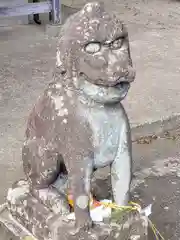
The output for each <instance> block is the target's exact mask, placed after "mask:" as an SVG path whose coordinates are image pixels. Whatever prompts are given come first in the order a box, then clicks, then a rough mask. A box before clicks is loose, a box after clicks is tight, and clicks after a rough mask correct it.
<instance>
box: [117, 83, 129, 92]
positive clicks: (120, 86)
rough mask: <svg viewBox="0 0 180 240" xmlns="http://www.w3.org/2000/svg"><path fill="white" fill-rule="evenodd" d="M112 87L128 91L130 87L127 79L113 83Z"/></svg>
mask: <svg viewBox="0 0 180 240" xmlns="http://www.w3.org/2000/svg"><path fill="white" fill-rule="evenodd" d="M114 87H115V88H118V89H120V90H121V89H122V90H124V91H128V90H129V88H130V83H129V82H127V81H122V82H120V83H118V84H117V85H115V86H114Z"/></svg>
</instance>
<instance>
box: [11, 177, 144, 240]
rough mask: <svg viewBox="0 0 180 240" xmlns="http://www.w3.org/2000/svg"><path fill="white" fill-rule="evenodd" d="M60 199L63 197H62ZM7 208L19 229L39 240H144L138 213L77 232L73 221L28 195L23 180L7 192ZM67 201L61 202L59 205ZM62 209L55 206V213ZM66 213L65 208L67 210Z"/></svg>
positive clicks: (142, 221) (141, 220)
mask: <svg viewBox="0 0 180 240" xmlns="http://www.w3.org/2000/svg"><path fill="white" fill-rule="evenodd" d="M62 197H63V196H62ZM7 200H8V209H9V212H10V214H11V216H12V217H13V219H14V220H15V222H16V223H17V224H18V223H19V224H20V225H21V226H22V228H25V229H27V230H28V231H29V232H30V233H31V234H32V235H33V236H34V237H35V238H37V239H38V240H60V239H61V240H67V239H68V240H75V239H86V240H94V239H97V240H105V239H106V240H108V239H109V240H115V239H118V240H125V239H127V240H130V239H131V240H133V239H134V240H137V239H138V240H147V239H148V238H147V231H148V222H147V218H146V217H145V216H142V215H140V214H139V213H138V212H132V213H130V214H125V215H124V216H123V217H121V220H120V222H118V223H115V222H111V223H109V224H105V223H95V225H94V227H93V229H91V230H90V231H89V232H84V231H77V230H76V229H75V227H74V221H73V220H69V219H68V217H67V215H66V216H62V215H61V214H59V213H56V212H55V211H54V210H53V209H50V208H49V207H48V206H46V205H45V204H43V203H42V202H41V201H40V200H38V199H36V198H35V197H34V196H32V195H31V194H30V192H29V187H28V184H27V182H26V181H23V180H21V181H19V182H18V183H16V184H15V185H14V186H13V188H11V189H10V190H9V192H8V196H7ZM64 201H66V199H62V202H61V204H60V206H62V209H64V207H65V205H63V203H64ZM60 211H61V210H60V209H59V207H58V212H60ZM67 211H68V209H67ZM20 225H19V226H20Z"/></svg>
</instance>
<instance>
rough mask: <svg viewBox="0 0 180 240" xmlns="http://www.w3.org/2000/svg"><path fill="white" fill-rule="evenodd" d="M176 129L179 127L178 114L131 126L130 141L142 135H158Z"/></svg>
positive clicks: (179, 118)
mask: <svg viewBox="0 0 180 240" xmlns="http://www.w3.org/2000/svg"><path fill="white" fill-rule="evenodd" d="M177 129H180V115H175V116H171V117H169V118H167V119H164V120H158V121H156V122H152V123H145V124H142V125H139V126H135V127H132V128H131V131H132V141H133V142H135V141H137V140H138V139H140V138H142V137H148V136H153V135H156V136H157V137H158V136H161V135H163V134H164V133H165V132H174V131H176V130H177Z"/></svg>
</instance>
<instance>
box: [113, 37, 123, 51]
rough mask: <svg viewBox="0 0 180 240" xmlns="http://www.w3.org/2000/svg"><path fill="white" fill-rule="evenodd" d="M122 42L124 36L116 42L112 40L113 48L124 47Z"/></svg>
mask: <svg viewBox="0 0 180 240" xmlns="http://www.w3.org/2000/svg"><path fill="white" fill-rule="evenodd" d="M122 44H123V38H119V39H117V40H115V41H114V42H112V44H111V48H112V49H119V48H121V47H122Z"/></svg>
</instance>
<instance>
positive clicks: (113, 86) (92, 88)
mask: <svg viewBox="0 0 180 240" xmlns="http://www.w3.org/2000/svg"><path fill="white" fill-rule="evenodd" d="M79 80H80V82H79V83H80V85H79V87H80V89H81V90H82V91H83V92H85V93H86V95H88V96H90V97H91V98H93V99H96V100H97V101H99V99H100V100H101V101H104V102H118V101H121V100H122V99H124V98H125V96H126V95H127V93H128V90H129V88H130V82H129V81H128V79H126V78H125V77H120V78H119V79H117V80H116V81H114V83H112V82H111V83H107V85H104V84H101V82H103V81H102V80H99V81H97V82H98V83H95V82H94V83H93V82H92V80H90V79H89V78H88V77H87V76H86V75H85V74H81V78H80V79H79ZM104 82H105V81H104ZM103 99H104V100H103Z"/></svg>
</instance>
